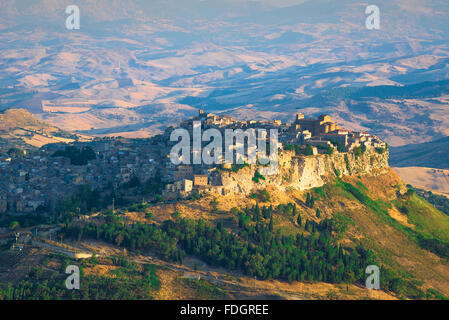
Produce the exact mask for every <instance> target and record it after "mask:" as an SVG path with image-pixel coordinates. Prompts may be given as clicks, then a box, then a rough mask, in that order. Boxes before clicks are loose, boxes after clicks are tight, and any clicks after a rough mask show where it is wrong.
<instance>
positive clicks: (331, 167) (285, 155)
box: [214, 148, 389, 194]
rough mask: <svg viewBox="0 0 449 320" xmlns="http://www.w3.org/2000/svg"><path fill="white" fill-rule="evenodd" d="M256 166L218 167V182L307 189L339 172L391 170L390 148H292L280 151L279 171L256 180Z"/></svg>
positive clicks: (246, 189) (242, 189) (229, 187)
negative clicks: (309, 151)
mask: <svg viewBox="0 0 449 320" xmlns="http://www.w3.org/2000/svg"><path fill="white" fill-rule="evenodd" d="M256 170H258V171H261V166H247V167H244V168H242V169H240V170H239V171H238V172H232V171H217V173H216V176H215V179H214V180H215V182H216V183H215V184H216V185H220V186H222V188H220V190H223V192H224V193H244V194H249V193H251V192H253V191H254V190H257V189H264V188H266V187H267V186H274V187H277V188H278V189H279V190H280V191H285V190H288V189H297V190H307V189H312V188H315V187H321V186H323V185H324V184H325V183H327V182H329V181H331V180H333V179H335V178H336V176H337V175H338V176H340V177H341V176H364V175H371V176H376V175H379V174H384V173H386V172H388V171H389V165H388V151H387V150H385V151H384V152H382V153H381V152H378V151H377V150H375V149H374V148H369V149H367V150H366V151H365V152H364V153H362V154H361V155H355V154H354V153H352V152H350V153H338V152H335V153H333V154H332V155H328V154H320V155H315V156H295V155H294V152H293V151H283V152H281V153H280V154H279V168H278V170H277V173H276V174H274V175H270V176H268V175H267V176H264V177H263V178H261V179H258V182H256V181H254V180H253V178H254V176H255V172H256Z"/></svg>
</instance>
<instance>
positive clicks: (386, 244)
mask: <svg viewBox="0 0 449 320" xmlns="http://www.w3.org/2000/svg"><path fill="white" fill-rule="evenodd" d="M264 190H265V191H266V194H265V195H268V197H266V196H265V197H252V195H249V196H245V195H243V194H240V195H236V194H231V193H229V194H227V195H225V196H222V197H219V198H216V197H213V196H204V197H202V198H200V199H199V200H193V201H192V200H184V201H179V202H177V203H172V204H164V203H159V204H154V205H150V206H148V207H146V208H141V209H137V208H136V207H134V209H130V210H129V211H128V210H125V211H120V212H121V213H118V215H117V218H112V220H111V217H109V218H106V219H107V220H106V221H109V222H108V224H107V225H104V227H102V226H101V224H102V222H100V221H102V219H100V220H97V219H95V221H97V222H95V223H93V224H91V223H87V224H85V225H84V223H83V224H81V225H80V224H78V225H77V226H73V227H72V228H69V229H68V230H66V232H65V237H73V239H77V238H78V239H80V238H79V237H81V239H82V242H85V243H89V245H91V246H93V247H96V248H98V250H100V248H101V250H102V251H103V250H105V248H110V249H108V250H111V249H112V248H117V247H120V248H127V249H128V250H129V251H128V256H129V257H134V258H133V259H137V260H139V261H141V262H142V261H152V263H156V262H155V261H158V262H157V263H158V264H162V265H164V266H166V267H169V269H171V270H173V269H175V270H178V271H179V270H184V272H189V273H192V274H193V275H201V276H202V277H204V278H205V279H206V280H207V279H209V280H208V281H210V280H212V279H218V280H219V281H218V282H216V280H214V284H213V286H214V287H217V288H220V290H223V291H224V292H228V294H229V290H230V288H229V287H227V286H226V285H224V284H227V285H230V284H233V288H234V290H235V285H236V284H240V286H241V288H240V290H243V288H242V287H243V286H244V285H245V284H246V283H248V282H249V283H251V282H250V280H249V279H250V278H251V277H253V278H254V276H256V277H257V279H258V281H257V282H256V283H254V282H252V285H253V286H254V289H253V290H252V292H253V293H252V294H253V295H255V294H256V293H258V294H261V293H265V294H266V295H272V296H278V297H283V298H287V299H296V298H299V297H301V298H303V299H329V298H337V299H379V298H380V299H387V298H411V299H426V298H427V299H433V298H441V297H442V296H443V295H444V296H448V295H449V279H448V278H447V274H448V272H449V263H448V262H447V258H448V257H449V236H448V235H449V232H448V231H449V217H448V216H446V215H444V214H443V213H441V212H439V211H438V210H436V209H435V208H434V207H432V206H431V205H430V204H428V203H427V202H426V201H425V200H423V199H422V198H420V197H419V196H417V195H416V194H415V193H413V192H409V191H407V188H406V187H405V185H404V183H403V182H401V180H400V179H399V177H398V176H397V174H396V173H394V172H393V171H388V172H386V173H383V174H380V175H378V176H376V177H373V176H368V175H367V176H361V177H360V178H358V177H343V179H339V178H336V177H335V178H334V181H333V182H329V183H327V184H325V185H324V186H323V187H320V188H315V189H312V190H309V191H297V190H288V191H280V190H279V189H277V188H266V189H264ZM310 196H312V197H313V198H314V201H313V204H311V203H310V202H309V200H308V199H309V198H310ZM270 206H271V208H273V209H272V211H270V210H271V209H268V208H269V207H270ZM293 207H295V208H296V209H294V210H293V211H292V208H293ZM214 208H216V209H214ZM258 210H261V211H258ZM149 212H151V213H153V214H152V215H149ZM270 212H271V213H270ZM270 215H272V218H270ZM298 215H299V216H300V217H301V219H299V218H298ZM116 219H117V220H116ZM271 220H272V221H273V222H271ZM300 220H301V222H300ZM124 221H126V224H125V225H124V226H123V225H122V223H123V222H124ZM98 223H100V224H98ZM134 223H139V224H140V227H138V225H134V227H133V224H134ZM142 223H143V225H144V226H145V225H147V224H149V225H147V229H144V228H143V227H142V225H141V224H142ZM270 224H272V225H273V229H272V230H273V231H272V232H269V231H268V230H269V225H270ZM83 225H84V227H83ZM127 225H129V226H128V227H127ZM209 227H211V228H212V229H208V228H209ZM137 228H139V229H137ZM148 228H149V229H148ZM197 228H199V229H197ZM203 228H205V229H203ZM254 228H256V229H254ZM263 228H267V229H263ZM270 228H271V227H270ZM159 229H160V230H161V231H163V232H164V233H163V235H162V236H163V237H167V238H166V239H161V240H156V239H157V237H160V236H161V234H160V233H159V231H157V230H159ZM81 230H83V231H81ZM195 230H198V231H200V230H204V231H201V232H204V235H206V234H208V235H209V236H207V237H208V238H209V240H206V239H205V238H202V236H201V235H200V234H196V233H195V232H196V231H195ZM214 230H215V231H214ZM225 230H226V231H225ZM256 230H259V231H258V233H260V237H261V238H259V237H258V236H256V234H257V233H254V232H255V231H256ZM262 230H265V231H262ZM270 230H271V229H270ZM80 232H81V233H80ZM328 232H330V234H328ZM120 234H121V235H122V236H120V237H119V238H117V236H118V235H120ZM134 234H135V236H133V235H134ZM276 234H279V235H283V236H284V237H283V238H282V239H283V240H282V243H285V244H286V243H289V241H292V242H293V243H294V244H293V245H294V246H301V244H300V243H302V241H305V242H306V243H307V242H308V241H311V239H313V238H315V239H316V240H315V241H323V240H324V239H327V238H326V237H328V236H329V235H332V238H330V239H332V240H329V239H328V240H324V241H330V242H328V243H327V242H323V243H322V244H321V245H322V246H327V245H329V244H330V245H331V248H338V247H339V246H341V248H342V249H343V254H348V256H346V258H344V260H343V261H345V262H344V265H345V269H344V270H345V273H344V274H346V275H345V276H344V279H345V280H343V281H342V280H338V279H339V278H338V272H337V273H336V274H335V275H334V276H335V277H337V278H333V277H334V276H332V275H331V274H326V273H325V271H324V270H326V267H325V266H326V264H324V265H323V264H322V262H320V260H321V259H322V258H323V256H322V255H321V253H320V252H321V251H322V250H324V247H320V246H318V247H316V248H315V247H314V246H315V245H316V244H314V243H315V242H309V244H308V245H309V249H307V250H306V251H305V252H303V251H302V250H303V249H301V251H300V252H303V253H302V254H306V255H307V254H310V255H311V256H310V257H309V258H307V259H306V260H304V263H306V265H301V264H300V265H301V267H298V268H299V270H304V271H303V273H301V274H296V273H291V272H292V269H288V266H289V265H290V264H291V263H293V261H292V260H291V259H293V256H292V254H293V252H291V253H288V252H289V250H287V251H284V250H285V249H284V247H283V245H281V242H279V243H277V241H280V240H276V237H277V236H276ZM137 235H140V236H137ZM142 235H145V237H147V240H143V239H139V238H140V237H141V236H142ZM318 235H319V236H318ZM326 235H327V236H326ZM290 236H291V238H289V237H290ZM322 236H323V237H324V238H321V237H322ZM197 237H199V238H197ZM271 237H273V238H272V240H270V238H271ZM298 237H299V238H298ZM96 239H99V240H102V241H101V242H99V241H98V240H96ZM117 239H121V240H117ZM187 239H190V240H187ZM220 239H222V240H220ZM295 239H296V240H295ZM298 239H299V240H298ZM300 239H303V240H300ZM318 239H320V240H318ZM228 241H231V243H234V241H235V243H234V244H233V246H234V249H232V250H231V249H230V248H229V249H227V245H228V244H227V243H228ZM246 241H248V242H249V243H253V244H254V245H256V247H254V248H253V247H252V245H250V246H249V247H248V250H250V252H249V253H251V254H250V255H249V257H248V259H249V260H248V261H252V262H251V263H249V264H248V263H244V261H245V259H246V257H245V255H247V254H248V253H243V252H242V253H240V255H238V254H237V255H236V253H233V250H236V248H237V247H238V246H239V243H245V242H246ZM266 241H268V242H269V243H271V244H270V245H268V247H265V246H266V245H267V244H266ZM297 241H299V242H297ZM334 241H335V242H334ZM104 242H106V243H108V244H107V245H105V243H104ZM162 243H172V244H173V243H178V245H177V246H176V247H171V246H169V247H167V246H165V245H163V244H162ZM189 243H192V244H189ZM194 243H195V244H196V245H193V244H194ZM276 243H277V244H276ZM325 243H327V244H326V245H325ZM192 245H193V246H192ZM203 245H205V247H204V248H203ZM273 246H274V247H273ZM310 246H312V247H313V248H314V249H312V248H311V247H310ZM270 247H271V248H272V249H271V250H269V249H268V248H270ZM208 248H209V249H208ZM212 248H214V249H213V250H214V252H212V251H208V250H211V249H212ZM249 248H252V249H249ZM257 248H259V249H257ZM276 248H277V249H276ZM178 250H180V251H178ZM228 250H231V251H228ZM266 250H268V251H266ZM273 250H274V251H273ZM330 250H331V251H330V252H334V251H332V250H334V249H330ZM335 250H337V251H338V249H335ZM366 250H368V251H366ZM370 250H372V253H370V252H371V251H370ZM275 252H277V253H275ZM330 252H329V253H326V255H325V256H327V255H328V254H331V255H332V253H330ZM253 254H254V256H253ZM272 255H278V256H277V257H276V258H274V256H273V260H272V258H271V256H272ZM354 255H355V256H357V257H358V258H357V260H356V261H358V263H360V264H361V265H358V263H357V264H356V265H353V267H354V268H355V269H354V273H351V272H349V273H347V272H348V269H346V268H348V266H349V265H347V262H346V259H352V258H349V257H350V256H351V257H352V256H354ZM231 257H234V258H232V259H230V258H231ZM287 257H289V258H287ZM240 259H242V260H243V261H242V262H238V261H240ZM253 259H255V260H253ZM258 259H260V261H259V260H258ZM278 259H280V260H279V261H282V263H281V264H280V265H278V264H277V263H276V262H275V261H278ZM325 259H330V258H329V257H328V258H325ZM366 259H367V260H366ZM163 261H165V262H163ZM167 261H168V263H167ZM257 261H258V262H257ZM301 261H302V260H301ZM363 261H366V262H363ZM366 263H370V264H376V265H378V266H379V267H381V270H382V271H381V283H382V291H383V292H379V293H375V294H377V295H370V292H369V290H366V289H364V288H363V283H364V282H363V279H365V275H364V274H363V270H364V268H365V266H364V265H365V264H366ZM309 264H310V266H312V265H315V267H314V268H317V269H311V270H308V269H307V268H308V267H306V266H307V265H309ZM178 268H179V269H178ZM277 268H279V269H277ZM304 268H305V269H304ZM323 268H324V269H323ZM351 268H352V267H351ZM276 270H277V271H276ZM288 270H290V271H288ZM313 270H315V271H313ZM319 270H323V271H319ZM272 272H273V273H272ZM321 272H324V273H321ZM359 272H361V273H359ZM210 273H212V274H213V275H214V276H213V278H208V277H206V275H207V274H210ZM181 274H182V273H181ZM181 274H178V275H177V277H178V279H179V278H182V275H181ZM172 276H173V275H172ZM226 279H227V280H226ZM232 279H234V280H232ZM347 282H349V283H350V285H349V286H347V285H342V284H343V283H347ZM274 284H276V285H275V286H274ZM269 288H271V289H269ZM275 288H276V289H275ZM247 289H248V288H246V289H245V290H244V291H245V292H246V294H248V290H247ZM171 290H173V289H171ZM227 290H228V291H227ZM175 292H176V290H175ZM232 292H234V291H233V290H232ZM178 297H179V296H178Z"/></svg>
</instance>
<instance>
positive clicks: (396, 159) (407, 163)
mask: <svg viewBox="0 0 449 320" xmlns="http://www.w3.org/2000/svg"><path fill="white" fill-rule="evenodd" d="M390 164H391V166H393V167H428V168H438V169H449V137H445V138H442V139H439V140H435V141H431V142H425V143H419V144H410V145H405V146H401V147H392V148H391V155H390Z"/></svg>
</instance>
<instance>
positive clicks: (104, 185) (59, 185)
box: [0, 110, 387, 213]
mask: <svg viewBox="0 0 449 320" xmlns="http://www.w3.org/2000/svg"><path fill="white" fill-rule="evenodd" d="M195 121H199V122H201V126H202V127H203V129H209V128H215V129H218V130H220V131H224V130H226V129H241V130H247V129H251V128H254V129H267V130H268V129H276V130H277V131H278V132H279V150H280V151H282V152H281V153H280V154H281V155H282V154H290V155H291V156H294V157H296V158H298V159H303V158H307V157H311V158H314V157H320V156H323V155H330V154H334V155H335V154H347V153H356V154H357V153H362V151H365V150H376V151H378V153H379V154H381V153H382V152H383V151H384V150H386V144H385V143H384V142H383V141H382V140H381V139H379V138H378V137H376V136H372V135H370V134H369V133H367V132H350V131H348V130H345V129H343V128H341V127H339V126H338V125H337V124H336V123H335V122H334V121H332V119H331V117H329V116H327V115H321V116H319V117H318V118H317V119H310V118H305V116H304V115H303V114H302V113H298V114H297V115H296V118H295V120H294V121H293V123H282V122H281V121H279V120H274V121H270V122H267V121H256V120H249V121H239V120H237V119H234V118H232V117H229V116H227V115H215V114H212V113H205V112H203V111H202V110H200V111H199V114H198V116H196V117H194V118H191V119H189V120H186V121H184V122H182V123H181V124H180V127H181V128H186V129H188V130H192V124H193V122H195ZM173 130H174V128H173V127H170V128H167V129H166V131H165V132H164V133H163V134H162V135H158V136H155V137H153V138H151V139H120V138H95V139H93V140H92V141H89V142H72V143H71V144H70V146H69V145H68V144H66V143H53V144H47V145H45V146H43V147H42V148H40V149H39V150H31V151H27V150H21V149H17V148H13V149H9V150H3V151H2V153H1V156H0V173H1V175H2V179H1V181H0V213H5V212H11V213H32V212H46V211H49V210H52V209H53V208H54V207H55V206H56V205H57V204H58V201H59V202H60V201H61V200H63V199H64V198H65V197H67V196H69V195H71V194H72V193H73V192H75V191H76V190H77V189H78V188H79V187H80V186H89V188H90V189H91V190H96V191H97V192H98V193H99V194H100V195H101V196H102V197H104V198H108V197H120V198H121V199H122V201H128V202H136V201H144V202H146V201H155V200H159V201H160V200H164V199H165V200H176V199H178V198H185V197H189V196H191V195H192V194H194V195H196V194H200V193H202V192H213V193H218V194H223V193H225V192H229V188H228V189H227V185H226V183H224V180H225V179H224V178H223V175H222V173H223V172H237V171H238V170H239V169H241V168H243V167H245V165H232V164H226V163H223V164H222V165H206V164H201V165H174V164H173V163H172V161H170V156H169V154H170V148H171V147H172V146H173V142H170V133H171V132H172V131H173ZM267 139H268V138H267ZM89 151H90V152H89ZM77 152H78V153H77ZM83 152H86V153H87V154H88V153H90V156H89V157H87V158H86V159H83V160H82V161H79V159H78V161H77V159H76V157H77V156H78V157H79V156H80V155H82V154H83ZM281 158H282V157H281ZM284 160H285V159H284ZM347 162H348V161H347V160H346V164H347ZM346 164H345V165H346ZM386 166H387V165H386ZM254 170H256V169H254V168H253V171H252V173H251V174H253V172H254ZM341 171H345V169H342V170H341ZM155 181H156V182H155ZM271 182H273V180H271ZM313 186H314V185H312V184H311V185H310V186H300V188H307V187H309V188H310V187H313ZM136 187H139V188H140V189H146V190H144V191H142V192H140V193H136V192H135V190H133V189H134V188H136ZM234 189H235V188H233V192H239V190H234ZM240 191H243V190H240ZM115 194H119V196H118V195H117V196H115ZM116 200H117V199H116ZM105 201H107V204H109V205H111V204H112V201H113V200H112V199H107V200H105ZM97 209H99V208H97ZM79 210H83V211H85V210H86V209H85V208H84V209H83V208H79V209H78V211H79Z"/></svg>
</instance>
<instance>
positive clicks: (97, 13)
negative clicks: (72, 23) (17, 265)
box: [0, 0, 449, 146]
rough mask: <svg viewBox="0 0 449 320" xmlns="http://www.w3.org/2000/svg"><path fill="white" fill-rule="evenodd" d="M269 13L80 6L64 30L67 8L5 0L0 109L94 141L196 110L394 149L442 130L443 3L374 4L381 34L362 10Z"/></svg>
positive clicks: (351, 6) (446, 50) (282, 7)
mask: <svg viewBox="0 0 449 320" xmlns="http://www.w3.org/2000/svg"><path fill="white" fill-rule="evenodd" d="M274 3H275V2H274V1H263V2H257V1H243V0H241V1H237V0H234V1H189V2H188V4H187V3H185V2H184V1H175V0H171V1H150V2H147V1H138V0H134V1H102V2H98V1H79V3H78V6H79V8H80V16H81V28H80V29H79V30H67V29H66V28H65V20H66V18H67V16H68V15H66V14H65V12H64V11H65V8H66V7H67V5H69V4H70V3H69V2H68V1H35V2H33V3H32V4H31V3H29V2H28V1H2V2H1V4H0V8H1V10H0V27H1V29H0V39H1V40H0V46H1V47H0V50H1V52H2V55H1V58H0V75H1V77H0V88H1V89H0V108H1V109H6V108H11V107H14V108H25V109H27V110H29V111H31V112H32V113H33V114H35V115H36V116H37V117H39V118H40V119H41V120H45V121H46V122H48V123H51V124H52V125H54V126H56V127H60V128H61V129H64V130H67V131H73V132H77V133H83V134H88V135H98V136H103V135H113V136H118V135H121V136H125V137H147V136H152V135H155V134H157V133H160V132H161V131H162V130H163V129H164V128H165V127H166V126H167V125H174V124H176V123H178V122H179V121H180V120H182V119H186V118H189V117H191V116H192V115H194V114H196V113H197V109H198V108H202V109H205V110H207V111H212V112H216V113H229V114H231V115H234V116H238V117H239V118H243V119H245V118H250V117H251V118H254V117H256V118H260V119H281V120H289V119H291V118H292V115H293V114H294V113H296V112H297V111H298V109H301V110H302V112H304V113H307V114H315V115H318V114H321V113H328V114H330V115H331V116H332V117H333V118H335V119H336V120H337V122H339V123H341V124H342V125H344V126H345V127H348V128H351V129H355V130H369V131H372V132H373V133H374V134H377V135H379V136H380V137H382V138H383V139H385V140H386V141H387V142H388V143H389V144H391V145H395V146H398V145H405V144H409V143H419V142H426V141H431V140H435V139H438V138H442V137H444V136H447V135H448V134H449V129H448V128H449V117H448V116H447V114H448V106H449V105H448V100H449V95H448V94H449V85H448V83H447V82H445V81H444V80H446V79H448V78H449V77H448V73H449V68H448V63H449V42H448V40H447V32H448V31H449V23H448V22H447V16H448V13H449V5H448V3H447V2H446V1H431V2H430V1H427V2H424V3H423V2H420V1H403V0H401V1H377V3H376V5H378V6H379V8H380V11H381V12H380V13H381V29H380V30H367V29H366V27H365V19H366V17H367V15H366V14H365V9H366V6H367V5H368V4H367V3H363V2H357V1H338V4H337V3H336V2H335V1H324V0H320V1H290V2H280V3H278V2H276V5H274ZM323 8H326V9H325V10H324V9H323ZM427 81H431V83H426V82H427ZM438 81H441V82H438ZM415 84H417V86H419V88H420V90H421V91H419V90H416V87H413V86H412V87H411V88H409V87H404V88H405V89H404V90H402V91H401V92H397V90H396V89H397V88H396V87H393V91H392V92H391V94H390V95H387V96H385V95H383V96H382V95H379V93H378V92H380V91H382V90H383V89H384V87H379V88H380V89H382V90H376V87H378V86H407V85H415ZM366 86H369V87H373V90H371V91H370V90H368V91H367V90H362V91H360V90H359V89H360V88H362V87H366ZM348 87H349V89H348ZM342 88H344V89H342ZM423 88H424V89H423ZM358 90H359V91H358ZM395 90H396V91H395ZM416 92H418V93H419V92H421V93H422V94H416Z"/></svg>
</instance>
